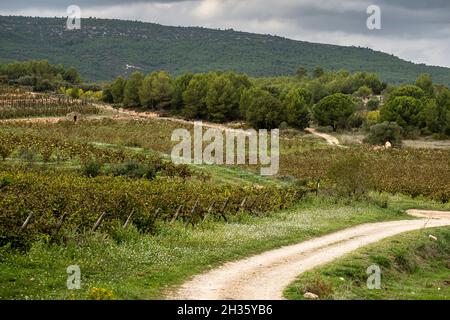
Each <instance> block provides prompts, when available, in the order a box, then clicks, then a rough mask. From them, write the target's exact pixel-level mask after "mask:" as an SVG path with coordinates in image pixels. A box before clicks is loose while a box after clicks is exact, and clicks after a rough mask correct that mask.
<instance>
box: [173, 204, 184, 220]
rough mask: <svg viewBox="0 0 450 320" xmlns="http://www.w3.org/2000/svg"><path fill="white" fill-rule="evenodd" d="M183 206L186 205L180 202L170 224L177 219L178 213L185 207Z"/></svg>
mask: <svg viewBox="0 0 450 320" xmlns="http://www.w3.org/2000/svg"><path fill="white" fill-rule="evenodd" d="M183 207H184V206H183V205H182V204H180V205H179V206H178V209H177V212H175V215H174V216H173V217H172V220H170V224H172V223H174V222H175V220H177V218H178V215H179V214H180V212H181V210H182V209H183Z"/></svg>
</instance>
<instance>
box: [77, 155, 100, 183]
mask: <svg viewBox="0 0 450 320" xmlns="http://www.w3.org/2000/svg"><path fill="white" fill-rule="evenodd" d="M101 169H102V165H101V164H100V162H98V160H97V159H95V158H91V159H90V160H88V161H87V162H85V163H84V164H83V165H82V166H81V174H82V175H84V176H86V177H90V178H93V177H96V176H98V175H100V172H101Z"/></svg>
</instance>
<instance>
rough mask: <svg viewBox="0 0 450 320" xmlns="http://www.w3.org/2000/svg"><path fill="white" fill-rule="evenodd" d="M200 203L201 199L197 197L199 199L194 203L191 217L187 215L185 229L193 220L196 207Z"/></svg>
mask: <svg viewBox="0 0 450 320" xmlns="http://www.w3.org/2000/svg"><path fill="white" fill-rule="evenodd" d="M198 203H199V199H198V198H197V201H195V204H194V206H193V207H192V209H191V215H190V216H189V217H187V219H186V221H185V222H184V228H185V229H187V227H188V225H189V222H191V220H192V218H193V216H194V213H195V209H197V206H198ZM192 225H194V224H192Z"/></svg>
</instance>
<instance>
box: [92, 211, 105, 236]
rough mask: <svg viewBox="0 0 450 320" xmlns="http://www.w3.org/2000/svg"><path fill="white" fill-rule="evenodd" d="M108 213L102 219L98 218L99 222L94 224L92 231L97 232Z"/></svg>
mask: <svg viewBox="0 0 450 320" xmlns="http://www.w3.org/2000/svg"><path fill="white" fill-rule="evenodd" d="M105 215H106V212H103V213H102V214H101V215H100V217H99V218H98V220H97V222H96V223H95V224H94V226H93V227H92V231H94V232H95V230H97V228H98V227H99V226H100V224H101V223H102V220H103V218H104V217H105Z"/></svg>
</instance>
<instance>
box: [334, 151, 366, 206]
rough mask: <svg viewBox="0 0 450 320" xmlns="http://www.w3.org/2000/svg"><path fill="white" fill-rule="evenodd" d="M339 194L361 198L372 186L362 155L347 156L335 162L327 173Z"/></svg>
mask: <svg viewBox="0 0 450 320" xmlns="http://www.w3.org/2000/svg"><path fill="white" fill-rule="evenodd" d="M327 176H328V178H329V179H330V180H331V182H332V183H333V184H334V188H335V191H336V192H337V193H338V195H339V196H345V197H355V198H357V199H358V198H360V197H361V196H362V195H364V194H366V193H367V192H368V190H369V188H370V175H369V173H368V170H367V169H366V168H365V166H364V159H363V158H362V156H350V157H349V156H347V157H344V158H343V159H342V160H340V161H338V162H336V163H335V164H333V165H332V166H331V167H330V169H329V170H328V173H327Z"/></svg>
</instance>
